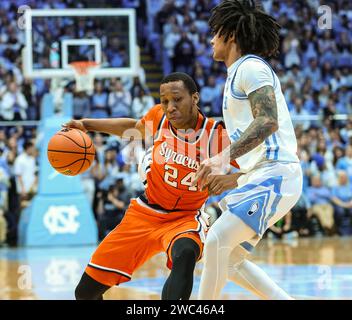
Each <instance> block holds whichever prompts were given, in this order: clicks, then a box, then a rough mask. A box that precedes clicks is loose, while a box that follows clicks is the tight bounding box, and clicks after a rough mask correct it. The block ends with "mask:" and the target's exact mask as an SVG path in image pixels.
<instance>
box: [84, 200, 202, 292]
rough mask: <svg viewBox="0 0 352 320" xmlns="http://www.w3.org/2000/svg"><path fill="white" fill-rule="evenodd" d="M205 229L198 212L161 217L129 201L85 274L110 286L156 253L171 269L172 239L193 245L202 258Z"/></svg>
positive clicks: (160, 214) (126, 279)
mask: <svg viewBox="0 0 352 320" xmlns="http://www.w3.org/2000/svg"><path fill="white" fill-rule="evenodd" d="M205 232H206V225H205V223H204V222H203V220H202V217H201V213H200V211H199V212H198V213H195V212H194V211H193V212H190V211H188V212H187V211H178V212H168V213H165V212H164V213H161V211H157V210H154V209H152V208H150V207H148V206H147V205H146V204H144V203H143V202H141V200H140V199H133V200H132V201H131V204H130V206H129V208H128V210H127V211H126V213H125V216H124V218H123V219H122V221H121V223H120V224H119V225H118V226H117V227H116V228H115V229H114V230H113V231H111V232H110V233H109V234H108V235H107V236H106V237H105V239H104V240H103V241H102V242H101V243H100V245H99V246H98V248H97V249H96V251H95V252H94V254H93V255H92V257H91V260H90V262H89V263H88V266H87V268H86V270H85V272H86V273H87V274H88V275H89V276H90V277H92V278H93V279H95V280H96V281H98V282H100V283H102V284H104V285H107V286H114V285H117V284H119V283H123V282H126V281H129V280H131V277H132V274H133V272H134V271H135V270H136V269H138V268H139V267H140V266H142V265H143V264H144V263H145V262H146V261H147V260H148V259H150V258H151V257H152V256H154V255H155V254H157V253H160V252H165V253H166V254H167V258H168V259H167V266H168V268H169V269H171V267H172V259H171V252H170V251H171V250H170V248H171V247H172V244H173V243H174V241H175V240H176V239H179V238H181V237H188V238H191V239H193V240H194V241H196V242H197V243H198V245H199V247H200V255H199V257H198V259H200V257H201V256H202V251H203V241H204V238H205Z"/></svg>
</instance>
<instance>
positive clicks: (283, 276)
mask: <svg viewBox="0 0 352 320" xmlns="http://www.w3.org/2000/svg"><path fill="white" fill-rule="evenodd" d="M351 248H352V238H340V237H333V238H319V239H318V238H314V239H313V238H305V239H296V240H290V241H277V240H276V241H274V240H269V239H265V240H262V242H261V243H260V244H259V245H258V247H257V248H256V250H255V251H254V253H253V255H252V257H251V260H252V261H254V262H256V263H257V264H258V265H260V266H261V267H262V268H263V269H264V270H265V271H266V272H267V273H268V274H269V275H270V276H271V277H272V278H273V279H274V280H275V281H276V282H277V283H278V284H279V285H280V286H281V287H283V288H284V289H285V290H286V291H287V292H288V293H289V294H291V295H292V296H293V297H294V298H296V299H352V250H351ZM94 249H95V247H92V246H89V247H68V248H16V249H14V248H1V249H0V299H44V300H47V299H49V300H51V299H53V300H62V299H64V300H67V299H74V294H73V292H74V288H75V286H76V284H77V283H78V281H79V279H80V276H81V274H82V272H83V270H84V268H85V265H86V264H87V262H88V261H89V258H90V255H91V254H92V252H93V251H94ZM165 262H166V259H165V255H163V254H160V255H157V256H155V257H154V258H153V259H151V260H150V261H149V262H147V263H146V264H145V265H144V266H143V267H141V268H140V269H139V270H138V271H137V272H136V273H135V274H134V275H133V279H132V281H130V282H128V283H125V284H123V285H121V286H120V287H114V288H111V289H110V290H109V291H108V292H107V293H106V294H105V296H104V298H105V299H127V300H133V299H142V300H153V299H159V298H160V293H161V290H162V286H163V283H164V281H165V279H166V277H167V275H168V270H167V269H166V267H165ZM201 271H202V263H201V262H200V263H198V265H197V267H196V271H195V279H194V286H193V292H192V297H191V298H192V299H196V297H197V293H198V288H199V280H200V275H201ZM221 299H224V300H225V299H231V300H239V299H241V300H248V299H255V297H254V296H252V295H251V294H250V293H248V292H247V291H245V290H243V289H241V288H239V287H238V286H236V285H235V284H233V283H230V282H229V283H227V285H226V286H225V288H224V290H223V292H222V296H221Z"/></svg>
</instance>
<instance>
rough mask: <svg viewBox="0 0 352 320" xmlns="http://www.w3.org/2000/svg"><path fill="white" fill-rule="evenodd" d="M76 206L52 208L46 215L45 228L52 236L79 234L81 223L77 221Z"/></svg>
mask: <svg viewBox="0 0 352 320" xmlns="http://www.w3.org/2000/svg"><path fill="white" fill-rule="evenodd" d="M78 215H79V211H78V210H77V207H76V206H50V207H49V209H48V211H47V212H46V213H45V214H44V218H43V222H44V226H45V227H46V228H47V229H48V230H49V232H50V233H51V234H65V233H77V230H78V229H79V227H80V223H79V222H78V221H76V218H77V217H78Z"/></svg>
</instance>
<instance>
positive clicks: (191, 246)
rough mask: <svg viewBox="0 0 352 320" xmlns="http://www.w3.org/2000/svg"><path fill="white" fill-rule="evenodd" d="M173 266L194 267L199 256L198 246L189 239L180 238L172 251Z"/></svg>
mask: <svg viewBox="0 0 352 320" xmlns="http://www.w3.org/2000/svg"><path fill="white" fill-rule="evenodd" d="M171 250H172V251H171V256H172V261H173V265H176V266H177V265H180V264H181V265H184V266H190V267H192V268H193V267H194V265H195V263H196V261H197V258H198V256H199V251H200V249H199V246H198V244H197V243H196V242H195V241H193V240H192V239H189V238H180V239H178V240H176V241H175V243H174V245H173V246H172V249H171Z"/></svg>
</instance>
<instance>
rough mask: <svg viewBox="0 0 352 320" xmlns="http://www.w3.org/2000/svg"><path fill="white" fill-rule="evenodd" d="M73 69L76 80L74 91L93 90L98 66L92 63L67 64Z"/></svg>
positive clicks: (75, 62)
mask: <svg viewBox="0 0 352 320" xmlns="http://www.w3.org/2000/svg"><path fill="white" fill-rule="evenodd" d="M69 66H70V67H71V68H72V69H73V72H74V74H75V79H76V91H77V92H79V91H86V92H87V91H88V92H92V91H93V90H94V76H95V70H97V69H98V68H99V64H98V63H96V62H94V61H74V62H71V63H69Z"/></svg>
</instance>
